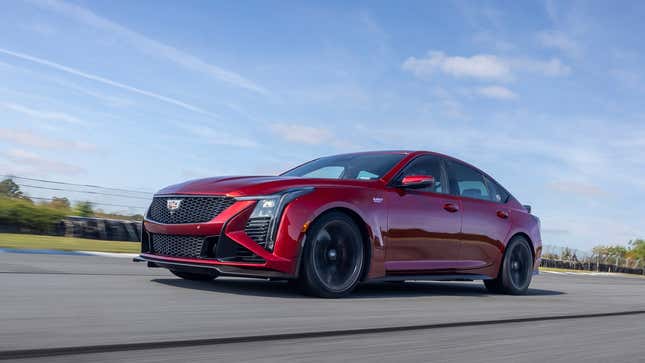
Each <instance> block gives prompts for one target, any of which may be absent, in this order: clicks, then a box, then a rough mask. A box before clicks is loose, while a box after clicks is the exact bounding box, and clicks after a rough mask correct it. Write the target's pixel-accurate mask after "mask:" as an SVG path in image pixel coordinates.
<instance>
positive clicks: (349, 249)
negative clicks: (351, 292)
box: [312, 220, 363, 291]
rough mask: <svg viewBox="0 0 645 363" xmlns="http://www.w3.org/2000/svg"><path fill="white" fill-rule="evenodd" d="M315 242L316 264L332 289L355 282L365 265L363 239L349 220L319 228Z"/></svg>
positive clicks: (315, 267) (322, 280) (315, 268)
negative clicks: (348, 222) (363, 260)
mask: <svg viewBox="0 0 645 363" xmlns="http://www.w3.org/2000/svg"><path fill="white" fill-rule="evenodd" d="M312 243H313V249H314V251H313V253H314V260H313V265H314V266H313V267H314V271H315V273H316V274H317V275H318V278H319V280H320V281H321V282H322V283H323V284H324V285H325V287H326V288H327V289H329V290H332V291H342V290H345V289H347V288H348V287H350V286H352V285H354V283H355V281H356V280H357V279H358V275H359V274H360V270H361V267H362V258H363V255H362V254H363V252H362V241H361V239H360V235H357V234H356V233H355V230H354V229H352V228H351V226H350V225H348V224H347V223H346V222H343V221H336V220H333V221H330V222H328V223H327V224H326V225H324V226H322V228H320V229H319V230H318V233H317V235H316V236H315V239H314V240H313V241H312Z"/></svg>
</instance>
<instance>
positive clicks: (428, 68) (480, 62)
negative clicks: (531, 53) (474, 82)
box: [402, 51, 571, 81]
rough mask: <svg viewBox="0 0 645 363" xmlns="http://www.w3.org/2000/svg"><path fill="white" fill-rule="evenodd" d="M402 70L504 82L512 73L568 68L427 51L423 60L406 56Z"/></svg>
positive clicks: (562, 72)
mask: <svg viewBox="0 0 645 363" xmlns="http://www.w3.org/2000/svg"><path fill="white" fill-rule="evenodd" d="M402 68H403V69H404V70H406V71H409V72H411V73H413V74H414V75H415V76H417V77H419V78H424V79H427V78H429V77H431V76H432V75H434V74H436V73H444V74H446V75H449V76H453V77H457V78H475V79H482V80H499V81H508V80H511V79H513V73H514V72H531V73H539V74H543V75H545V76H562V75H567V74H569V72H570V71H571V69H570V68H569V67H568V66H566V65H564V64H563V63H562V62H561V61H560V60H559V59H557V58H552V59H549V60H539V59H531V58H503V57H498V56H496V55H492V54H476V55H473V56H469V57H463V56H448V55H446V54H445V53H444V52H440V51H430V52H428V54H427V56H426V57H422V58H416V57H409V58H408V59H406V60H405V62H403V65H402Z"/></svg>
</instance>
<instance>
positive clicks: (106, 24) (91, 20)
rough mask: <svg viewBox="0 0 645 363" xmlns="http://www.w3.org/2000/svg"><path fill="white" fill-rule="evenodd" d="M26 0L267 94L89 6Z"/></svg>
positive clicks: (170, 59)
mask: <svg viewBox="0 0 645 363" xmlns="http://www.w3.org/2000/svg"><path fill="white" fill-rule="evenodd" d="M29 1H30V2H31V3H34V4H36V5H38V6H41V7H44V8H47V9H49V10H52V11H55V12H57V13H59V14H62V15H64V16H67V17H69V18H72V19H74V20H76V21H78V22H80V23H82V24H85V25H89V26H91V27H93V28H96V29H101V30H104V31H107V32H110V33H111V34H113V35H115V36H118V37H120V38H122V39H125V40H127V41H128V42H130V43H131V44H132V45H133V46H135V47H136V48H138V49H139V50H141V51H143V52H145V53H148V54H151V55H153V56H156V57H159V58H164V59H166V60H168V61H171V62H173V63H175V64H177V65H179V66H181V67H184V68H186V69H189V70H192V71H197V72H200V73H203V74H206V75H208V76H210V77H212V78H215V79H218V80H220V81H222V82H226V83H228V84H230V85H233V86H236V87H240V88H244V89H248V90H251V91H254V92H258V93H261V94H268V92H267V90H266V89H264V88H263V87H261V86H260V85H258V84H256V83H255V82H253V81H250V80H248V79H246V78H244V77H242V76H241V75H239V74H238V73H235V72H232V71H229V70H226V69H223V68H221V67H218V66H216V65H213V64H210V63H207V62H205V61H204V60H202V59H200V58H198V57H196V56H194V55H192V54H189V53H186V52H184V51H181V50H179V49H177V48H174V47H172V46H170V45H167V44H164V43H162V42H159V41H157V40H154V39H151V38H149V37H147V36H145V35H143V34H140V33H138V32H136V31H134V30H131V29H129V28H127V27H125V26H123V25H121V24H118V23H115V22H113V21H111V20H109V19H106V18H104V17H101V16H99V15H97V14H95V13H94V12H92V11H91V10H89V9H86V8H83V7H80V6H78V5H75V4H69V3H66V2H63V1H58V0H29Z"/></svg>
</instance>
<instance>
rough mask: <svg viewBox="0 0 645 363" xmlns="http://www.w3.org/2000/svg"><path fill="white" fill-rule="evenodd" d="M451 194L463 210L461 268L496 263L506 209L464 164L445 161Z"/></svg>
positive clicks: (505, 229)
mask: <svg viewBox="0 0 645 363" xmlns="http://www.w3.org/2000/svg"><path fill="white" fill-rule="evenodd" d="M446 171H447V172H448V180H449V188H450V193H451V194H452V195H454V196H456V197H459V199H460V202H461V210H462V226H461V232H462V233H461V249H460V256H459V258H460V259H461V260H462V266H463V268H464V269H475V268H483V267H487V266H490V265H492V264H494V263H497V262H499V260H500V258H501V251H503V250H504V248H503V241H504V239H505V238H506V235H507V234H508V232H509V230H510V228H511V223H510V218H509V209H508V208H507V206H506V205H505V204H504V202H505V200H502V196H501V195H500V194H499V192H498V191H497V190H496V189H495V187H494V185H493V184H492V183H491V182H489V181H488V180H487V178H486V177H485V176H484V175H483V174H482V173H480V172H479V171H478V170H477V169H474V168H472V167H470V166H468V165H466V164H463V163H460V162H457V161H454V160H447V161H446Z"/></svg>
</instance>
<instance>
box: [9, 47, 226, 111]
mask: <svg viewBox="0 0 645 363" xmlns="http://www.w3.org/2000/svg"><path fill="white" fill-rule="evenodd" d="M0 53H4V54H7V55H10V56H13V57H16V58H20V59H24V60H28V61H30V62H34V63H38V64H40V65H44V66H47V67H50V68H54V69H56V70H59V71H62V72H65V73H69V74H73V75H76V76H79V77H82V78H86V79H89V80H92V81H95V82H99V83H103V84H106V85H108V86H112V87H116V88H120V89H123V90H126V91H129V92H133V93H138V94H140V95H143V96H147V97H150V98H154V99H156V100H158V101H162V102H166V103H170V104H172V105H175V106H179V107H181V108H184V109H186V110H189V111H193V112H197V113H201V114H204V115H208V116H212V117H217V115H216V114H214V113H212V112H209V111H206V110H204V109H202V108H199V107H197V106H193V105H191V104H188V103H185V102H182V101H179V100H177V99H175V98H170V97H166V96H162V95H160V94H158V93H154V92H150V91H146V90H143V89H141V88H137V87H133V86H129V85H127V84H124V83H120V82H116V81H113V80H111V79H107V78H103V77H101V76H97V75H94V74H91V73H86V72H83V71H80V70H78V69H74V68H71V67H67V66H64V65H62V64H58V63H54V62H51V61H48V60H46V59H42V58H38V57H33V56H30V55H28V54H24V53H18V52H14V51H11V50H8V49H4V48H0Z"/></svg>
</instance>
